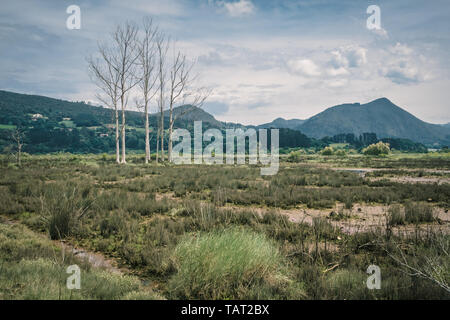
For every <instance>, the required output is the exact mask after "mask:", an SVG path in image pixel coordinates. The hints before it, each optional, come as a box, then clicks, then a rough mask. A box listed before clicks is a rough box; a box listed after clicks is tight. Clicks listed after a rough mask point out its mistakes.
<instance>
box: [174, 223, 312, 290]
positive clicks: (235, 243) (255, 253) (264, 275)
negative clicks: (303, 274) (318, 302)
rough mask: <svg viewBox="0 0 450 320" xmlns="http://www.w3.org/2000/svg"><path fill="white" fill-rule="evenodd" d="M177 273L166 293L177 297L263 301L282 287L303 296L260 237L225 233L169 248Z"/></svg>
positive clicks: (272, 247)
mask: <svg viewBox="0 0 450 320" xmlns="http://www.w3.org/2000/svg"><path fill="white" fill-rule="evenodd" d="M175 260H176V265H177V269H178V273H177V274H176V275H174V277H173V278H172V279H171V280H170V282H169V292H171V294H172V295H173V296H174V297H176V298H182V299H269V298H274V296H276V292H277V291H280V290H283V286H284V287H287V288H290V289H289V290H291V293H292V294H293V295H294V296H297V297H299V296H301V295H302V294H303V292H302V290H301V287H300V286H297V287H295V284H293V283H292V281H290V280H289V279H288V278H287V277H286V275H285V274H284V272H283V271H282V269H283V259H282V257H281V255H280V253H279V251H278V249H277V247H276V246H275V244H274V243H272V242H271V241H269V240H268V239H267V238H266V237H265V236H264V235H263V234H258V233H254V232H249V231H246V230H245V229H238V228H232V229H225V230H222V231H216V232H211V233H204V234H200V235H198V236H197V237H189V238H185V239H184V240H182V241H181V242H180V243H179V244H178V246H177V247H176V250H175Z"/></svg>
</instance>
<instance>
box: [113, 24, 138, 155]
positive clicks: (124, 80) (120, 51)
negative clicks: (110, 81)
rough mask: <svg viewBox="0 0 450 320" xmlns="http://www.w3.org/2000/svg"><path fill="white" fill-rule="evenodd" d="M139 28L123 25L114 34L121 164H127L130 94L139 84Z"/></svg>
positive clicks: (114, 65)
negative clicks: (137, 66) (127, 127)
mask: <svg viewBox="0 0 450 320" xmlns="http://www.w3.org/2000/svg"><path fill="white" fill-rule="evenodd" d="M137 33H138V28H137V27H136V25H134V24H132V23H130V22H126V23H125V24H123V25H119V26H117V28H116V30H115V32H114V33H113V42H114V49H115V50H117V51H116V52H117V55H116V59H115V61H114V63H113V67H114V69H115V71H116V72H118V73H119V97H120V107H121V110H122V125H121V136H122V159H121V161H120V162H121V163H126V146H125V138H126V137H125V132H126V127H125V123H126V119H125V110H126V108H127V104H128V94H129V91H130V90H132V89H133V88H134V87H135V86H136V85H137V84H138V82H139V79H138V78H137V77H136V72H135V71H136V70H135V67H136V61H137V59H138V58H139V56H140V54H139V53H140V52H139V47H138V43H137Z"/></svg>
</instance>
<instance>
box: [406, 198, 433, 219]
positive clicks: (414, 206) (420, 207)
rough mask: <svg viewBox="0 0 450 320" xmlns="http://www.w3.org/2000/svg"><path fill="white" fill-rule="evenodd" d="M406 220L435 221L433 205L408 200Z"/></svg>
mask: <svg viewBox="0 0 450 320" xmlns="http://www.w3.org/2000/svg"><path fill="white" fill-rule="evenodd" d="M405 220H406V222H408V223H421V222H433V220H434V217H433V207H432V206H430V205H429V204H426V203H421V202H407V203H406V204H405Z"/></svg>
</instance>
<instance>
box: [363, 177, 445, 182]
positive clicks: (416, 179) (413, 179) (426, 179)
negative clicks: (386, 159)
mask: <svg viewBox="0 0 450 320" xmlns="http://www.w3.org/2000/svg"><path fill="white" fill-rule="evenodd" d="M366 179H368V180H369V181H378V180H389V181H392V182H399V183H425V184H434V183H437V184H445V183H447V184H449V183H450V178H441V177H409V176H402V177H376V178H366Z"/></svg>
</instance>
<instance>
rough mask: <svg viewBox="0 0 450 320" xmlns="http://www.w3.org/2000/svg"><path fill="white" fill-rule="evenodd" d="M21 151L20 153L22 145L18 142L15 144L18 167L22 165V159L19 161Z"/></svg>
mask: <svg viewBox="0 0 450 320" xmlns="http://www.w3.org/2000/svg"><path fill="white" fill-rule="evenodd" d="M21 153H22V145H21V144H20V142H19V145H18V146H17V164H18V165H19V167H21V166H22V161H21V157H20V156H21Z"/></svg>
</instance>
